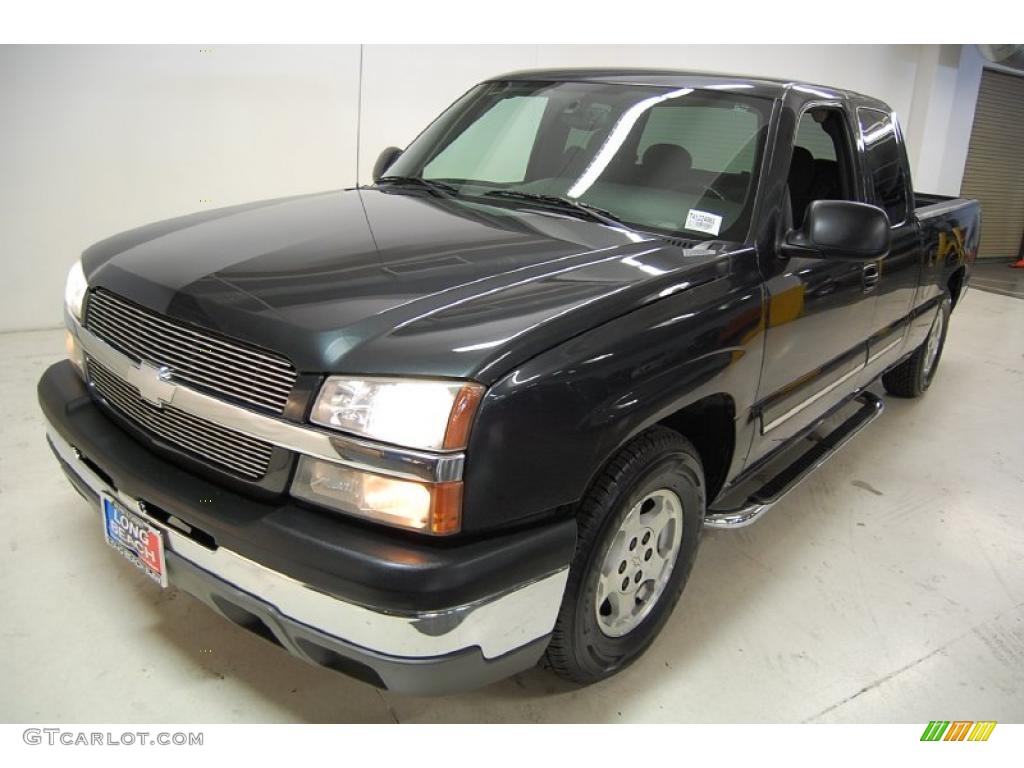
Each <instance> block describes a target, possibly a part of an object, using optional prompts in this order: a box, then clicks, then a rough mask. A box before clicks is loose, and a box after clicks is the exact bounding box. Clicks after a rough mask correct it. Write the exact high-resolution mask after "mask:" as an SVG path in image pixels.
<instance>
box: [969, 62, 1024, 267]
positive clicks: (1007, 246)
mask: <svg viewBox="0 0 1024 768" xmlns="http://www.w3.org/2000/svg"><path fill="white" fill-rule="evenodd" d="M960 195H961V196H962V197H975V198H977V199H978V200H980V201H981V245H980V246H979V249H978V255H979V256H980V257H982V258H1010V257H1016V256H1017V254H1018V252H1019V251H1020V247H1021V238H1022V237H1024V77H1021V76H1017V75H1010V74H1006V73H1004V72H996V71H994V70H990V69H986V70H985V71H984V73H983V74H982V77H981V90H980V91H979V93H978V106H977V109H976V110H975V113H974V128H973V129H972V131H971V143H970V147H969V149H968V150H967V167H966V168H965V169H964V180H963V183H962V184H961V185H960Z"/></svg>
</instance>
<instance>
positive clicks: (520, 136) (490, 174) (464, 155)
mask: <svg viewBox="0 0 1024 768" xmlns="http://www.w3.org/2000/svg"><path fill="white" fill-rule="evenodd" d="M547 103H548V100H547V99H546V98H544V97H541V96H514V97H511V98H507V99H502V100H501V101H499V102H498V103H497V104H495V105H494V106H493V107H491V108H490V109H489V110H487V112H486V113H484V114H483V115H482V116H481V117H480V119H479V120H477V121H476V122H474V123H473V124H472V125H470V126H469V127H468V128H467V129H466V130H465V131H463V132H462V133H461V134H460V135H459V136H457V137H456V138H455V139H454V140H453V141H452V142H451V143H450V144H449V145H448V146H447V147H445V148H444V149H443V150H442V151H441V152H440V153H438V155H437V157H435V158H434V159H433V160H431V161H430V162H429V163H427V165H426V167H424V169H423V176H424V177H425V178H428V179H445V178H458V179H473V180H475V181H493V182H502V183H514V182H519V181H522V180H523V179H524V178H526V168H527V165H528V164H529V162H530V155H531V153H532V152H533V146H534V143H535V142H536V139H537V130H538V128H539V127H540V121H541V118H543V117H544V110H545V108H546V107H547Z"/></svg>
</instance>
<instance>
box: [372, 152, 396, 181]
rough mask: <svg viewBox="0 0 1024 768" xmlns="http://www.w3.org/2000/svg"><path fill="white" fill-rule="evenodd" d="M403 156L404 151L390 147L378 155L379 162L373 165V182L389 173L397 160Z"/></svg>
mask: <svg viewBox="0 0 1024 768" xmlns="http://www.w3.org/2000/svg"><path fill="white" fill-rule="evenodd" d="M401 154H402V150H400V149H399V148H398V147H388V148H387V149H385V150H384V151H383V152H381V153H380V154H379V155H377V162H375V163H374V164H373V180H374V181H375V182H376V181H377V180H378V179H379V178H380V177H381V176H383V175H384V174H385V173H387V172H388V168H390V167H391V166H392V165H393V164H394V162H395V160H397V159H398V158H399V156H400V155H401Z"/></svg>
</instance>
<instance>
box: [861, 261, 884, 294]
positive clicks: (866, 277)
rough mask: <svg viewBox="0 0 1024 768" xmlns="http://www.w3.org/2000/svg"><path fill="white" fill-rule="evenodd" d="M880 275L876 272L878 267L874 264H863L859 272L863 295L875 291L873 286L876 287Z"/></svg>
mask: <svg viewBox="0 0 1024 768" xmlns="http://www.w3.org/2000/svg"><path fill="white" fill-rule="evenodd" d="M880 274H881V273H880V272H879V270H878V265H877V264H875V263H871V264H865V265H864V268H863V270H862V271H861V279H862V280H863V281H864V293H869V292H870V291H873V290H875V286H876V285H878V278H879V275H880Z"/></svg>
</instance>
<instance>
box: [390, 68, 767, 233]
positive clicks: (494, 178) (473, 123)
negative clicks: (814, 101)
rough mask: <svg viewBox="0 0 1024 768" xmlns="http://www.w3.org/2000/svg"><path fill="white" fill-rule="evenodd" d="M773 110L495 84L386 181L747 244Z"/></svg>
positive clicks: (669, 91)
mask: <svg viewBox="0 0 1024 768" xmlns="http://www.w3.org/2000/svg"><path fill="white" fill-rule="evenodd" d="M770 109H771V101H770V100H768V99H763V98H755V97H749V96H744V95H740V94H737V93H733V92H726V91H715V90H711V89H706V90H695V89H691V88H682V89H679V88H676V89H673V88H666V87H661V86H640V85H618V84H608V83H575V82H561V83H550V82H531V81H506V82H490V83H484V84H482V85H479V86H477V87H476V88H474V89H473V90H471V91H470V92H469V93H467V94H466V95H465V96H463V97H462V98H461V99H459V100H458V101H457V102H456V103H455V104H453V105H452V106H451V107H450V108H449V109H448V110H447V111H445V113H444V114H442V115H441V116H440V117H439V118H438V119H437V120H436V121H435V122H434V123H433V124H431V125H430V127H429V128H427V130H426V131H424V132H423V133H422V134H421V135H420V136H419V137H418V138H417V139H416V140H415V141H414V142H413V143H412V144H411V145H410V146H409V148H408V149H407V150H406V151H405V153H403V154H402V155H401V157H399V158H398V160H397V161H395V163H394V164H393V165H392V166H391V167H390V168H389V169H388V171H387V176H388V177H394V176H398V177H416V178H421V179H425V180H428V181H431V182H438V183H439V184H438V185H437V187H436V188H438V189H444V190H446V191H447V192H448V193H450V194H453V195H455V196H457V197H472V198H479V197H483V196H484V195H487V194H488V193H491V194H490V195H489V196H488V197H487V200H488V202H491V201H492V200H493V202H494V203H495V204H503V205H507V204H517V202H518V203H528V202H529V200H530V199H531V198H533V199H534V200H536V202H537V204H539V205H543V204H545V202H546V203H547V204H550V203H552V202H554V203H558V202H559V201H558V200H551V198H561V199H562V200H568V201H571V202H573V203H576V204H582V205H578V206H576V207H577V208H579V209H581V210H582V209H583V208H584V207H585V206H592V207H593V208H595V209H598V210H600V211H601V212H603V213H607V214H610V215H611V216H612V217H614V218H615V219H618V220H620V221H622V222H623V223H624V224H627V225H630V226H633V227H636V228H638V229H646V230H655V231H658V232H663V233H671V234H680V235H683V236H685V237H690V238H704V239H708V238H723V239H743V238H744V237H745V236H746V231H747V228H748V226H749V222H750V211H751V206H752V203H753V197H754V190H755V189H756V182H757V169H758V167H759V165H760V159H761V151H762V148H763V145H764V137H765V134H766V133H767V124H768V119H769V114H770ZM442 183H443V185H444V186H441V184H442ZM496 192H500V193H501V194H498V195H496V194H494V193H496ZM509 192H513V193H515V194H514V195H510V194H507V193H509ZM535 196H537V197H535ZM565 209H566V210H569V211H570V212H571V211H572V210H574V209H573V208H572V206H568V205H567V206H565Z"/></svg>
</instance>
